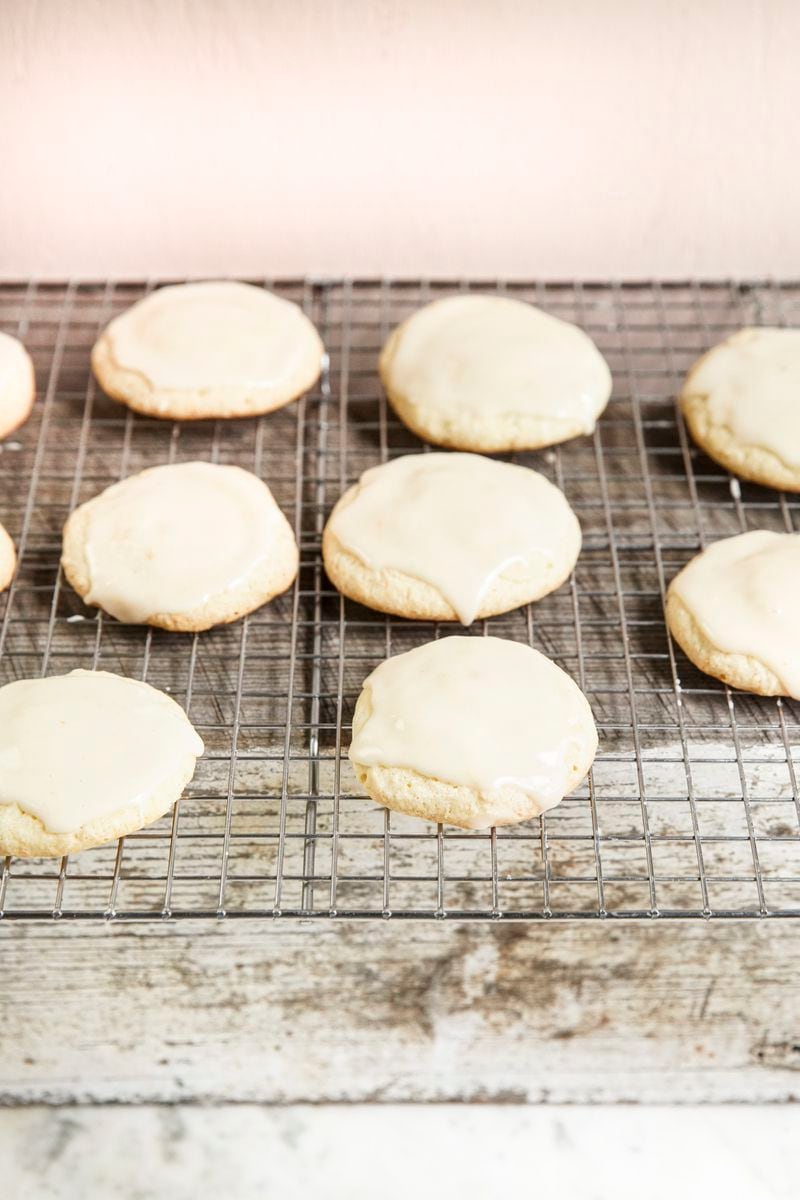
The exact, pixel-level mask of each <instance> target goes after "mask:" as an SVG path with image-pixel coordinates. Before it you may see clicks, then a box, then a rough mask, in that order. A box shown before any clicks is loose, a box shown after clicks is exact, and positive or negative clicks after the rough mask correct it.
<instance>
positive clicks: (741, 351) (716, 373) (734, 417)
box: [684, 329, 800, 468]
mask: <svg viewBox="0 0 800 1200" xmlns="http://www.w3.org/2000/svg"><path fill="white" fill-rule="evenodd" d="M684 393H685V394H686V395H687V396H706V397H707V401H706V407H707V412H708V417H709V419H710V422H711V424H712V425H719V426H722V427H724V428H727V429H729V430H730V431H731V433H732V434H734V436H735V437H736V438H737V440H738V441H739V442H741V443H742V445H744V446H758V447H761V448H762V449H764V450H769V451H771V453H773V454H774V455H776V456H777V458H779V459H780V460H781V461H782V462H784V463H786V464H787V466H790V467H799V468H800V329H742V330H741V331H740V332H739V333H737V334H734V336H733V337H731V338H729V339H728V340H727V341H726V342H723V343H722V344H721V345H719V346H716V347H715V348H714V349H713V350H711V351H710V352H709V353H708V354H707V355H706V356H705V358H703V359H701V360H700V362H699V363H698V365H697V366H696V367H695V368H694V369H693V370H692V372H691V375H690V376H689V379H688V381H687V384H686V387H685V388H684Z"/></svg>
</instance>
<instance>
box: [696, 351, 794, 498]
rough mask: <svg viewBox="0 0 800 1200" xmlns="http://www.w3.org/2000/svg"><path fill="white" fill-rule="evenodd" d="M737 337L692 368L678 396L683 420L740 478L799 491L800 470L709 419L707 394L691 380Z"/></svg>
mask: <svg viewBox="0 0 800 1200" xmlns="http://www.w3.org/2000/svg"><path fill="white" fill-rule="evenodd" d="M737 336H738V335H737V334H734V336H733V337H732V338H728V339H727V340H726V341H724V342H721V343H720V344H719V345H718V346H714V347H712V349H711V350H709V351H708V352H707V353H706V354H704V355H703V356H702V357H701V358H699V359H698V360H697V362H696V363H694V365H693V366H692V367H691V369H690V371H689V373H688V375H687V376H686V379H685V381H684V384H683V387H682V388H681V391H680V395H679V397H678V400H679V403H680V408H681V412H682V413H683V419H684V420H685V422H686V427H687V429H688V430H689V433H690V434H691V437H692V439H693V440H694V442H695V443H696V444H697V445H698V446H699V447H700V449H701V450H703V451H705V453H706V454H707V455H708V456H709V458H713V459H714V461H715V462H718V463H719V464H720V466H722V467H724V468H725V470H726V471H730V472H731V473H732V474H733V475H738V476H740V477H741V478H742V479H748V480H750V481H751V482H752V483H760V484H761V485H762V486H763V487H772V488H780V489H781V490H783V491H786V492H800V468H798V467H792V466H790V465H789V464H788V463H785V462H784V461H783V459H781V458H779V457H778V455H777V454H774V453H773V452H772V451H771V450H767V449H766V448H765V447H764V446H753V445H748V444H747V443H744V442H742V441H740V439H739V438H737V436H736V435H735V434H734V432H733V430H732V429H730V428H729V427H728V426H727V425H722V424H720V423H719V422H716V421H714V420H712V418H711V414H710V412H709V401H710V395H709V393H708V392H701V391H698V390H697V388H696V387H695V384H694V379H695V377H696V375H697V373H698V371H699V370H700V368H701V366H702V365H703V364H704V363H705V362H706V361H707V360H708V359H711V358H713V356H714V355H715V354H716V353H717V352H718V351H719V350H720V349H722V348H723V347H725V346H728V345H729V344H730V343H731V342H734V341H735V339H736V337H737Z"/></svg>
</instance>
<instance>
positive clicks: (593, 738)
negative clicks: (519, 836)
mask: <svg viewBox="0 0 800 1200" xmlns="http://www.w3.org/2000/svg"><path fill="white" fill-rule="evenodd" d="M587 709H588V705H587ZM371 711H372V702H371V697H370V693H369V689H368V688H364V689H363V690H362V692H361V695H360V696H359V698H358V700H357V702H356V707H355V711H354V713H353V735H354V736H355V734H356V733H357V732H358V731H359V730H360V729H361V728H362V727H363V725H364V724H365V722H366V721H367V720H368V718H369V716H370V713H371ZM586 729H587V735H588V736H587V738H586V753H585V756H583V757H581V758H577V759H576V761H575V762H572V763H570V766H569V778H568V781H567V786H566V788H565V791H564V796H568V795H569V794H570V793H571V792H573V791H574V790H575V788H577V787H578V786H579V784H580V783H581V781H582V780H583V779H584V778H585V776H586V775H587V773H588V771H589V768H590V767H591V765H592V763H593V762H594V757H595V754H596V753H597V744H598V743H597V729H596V727H595V725H594V721H593V719H592V717H591V714H589V715H588V717H587V721H586ZM350 761H351V763H352V766H353V770H354V771H355V773H356V777H357V779H358V781H359V783H361V785H362V786H363V788H364V790H365V791H366V792H367V795H368V796H369V797H370V799H372V800H374V801H375V803H376V804H380V805H382V806H383V807H384V808H389V809H392V810H394V811H395V812H400V813H404V814H406V815H407V816H410V817H419V818H420V819H421V820H424V821H433V822H436V823H439V822H441V823H442V824H445V825H455V826H456V827H457V828H459V829H489V828H491V827H492V826H495V825H516V824H518V823H519V822H520V821H528V820H530V819H531V818H532V817H538V816H540V814H541V813H542V812H543V811H545V810H544V809H543V808H542V806H541V805H540V804H539V803H537V801H536V800H535V799H534V798H533V797H532V796H529V795H528V794H527V792H523V791H522V790H521V789H520V788H517V787H513V786H511V785H506V786H504V787H499V788H492V789H491V790H490V791H478V790H477V789H475V788H470V787H466V786H464V785H463V784H454V783H446V782H444V781H443V780H441V779H433V778H431V777H430V776H427V775H421V774H420V773H419V772H418V771H412V770H409V769H407V768H403V767H382V766H365V765H364V764H363V763H358V762H356V761H355V760H354V759H353V758H352V755H351V756H350ZM563 798H564V797H563V796H562V797H559V800H557V801H556V802H555V803H554V804H552V805H550V806H549V807H550V808H554V807H555V804H558V803H560V801H561V800H562V799H563Z"/></svg>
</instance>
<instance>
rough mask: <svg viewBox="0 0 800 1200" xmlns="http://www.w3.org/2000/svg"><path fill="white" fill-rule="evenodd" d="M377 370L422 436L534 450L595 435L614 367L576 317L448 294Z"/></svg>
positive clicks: (392, 341) (384, 355) (405, 332)
mask: <svg viewBox="0 0 800 1200" xmlns="http://www.w3.org/2000/svg"><path fill="white" fill-rule="evenodd" d="M379 368H380V375H381V380H382V381H383V386H384V388H385V389H386V395H387V396H388V398H389V401H390V403H391V405H392V407H393V408H394V410H395V412H396V413H397V415H398V416H399V417H400V419H401V420H402V421H404V422H405V424H406V425H408V427H409V429H412V430H413V431H414V433H416V434H417V435H418V436H419V437H421V438H424V439H425V440H426V441H429V442H433V443H435V444H436V445H439V446H448V447H451V448H452V449H456V450H477V451H486V452H493V451H505V450H526V449H528V450H534V449H536V448H538V447H540V446H550V445H553V444H554V443H556V442H563V441H566V440H567V439H568V438H573V437H577V436H578V435H579V434H587V433H591V432H592V431H593V430H594V427H595V422H596V421H597V418H598V416H599V415H600V413H601V412H602V411H603V409H604V408H605V407H606V404H607V403H608V399H609V396H610V395H611V374H610V372H609V369H608V366H607V364H606V362H605V359H604V358H603V357H602V355H601V354H600V352H599V350H598V349H597V347H596V346H595V344H594V343H593V342H592V341H591V339H590V338H589V337H587V335H586V334H585V333H584V332H583V331H582V330H581V329H578V327H577V326H576V325H571V324H569V323H568V322H567V321H561V320H559V319H558V318H557V317H553V316H550V315H549V314H548V313H545V312H542V311H541V309H538V308H535V307H534V306H533V305H531V304H524V303H522V302H521V301H519V300H511V299H508V298H507V297H504V296H480V295H462V296H450V297H447V298H446V299H443V300H434V301H433V303H431V304H427V305H425V307H424V308H421V309H419V310H418V311H417V312H415V313H414V314H413V315H412V316H411V317H409V318H408V320H407V321H404V322H403V324H402V325H400V326H399V327H398V328H397V329H395V330H394V332H393V333H392V335H391V336H390V338H389V340H388V341H387V343H386V345H385V346H384V348H383V350H382V352H381V356H380V363H379Z"/></svg>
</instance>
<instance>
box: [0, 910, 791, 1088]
mask: <svg viewBox="0 0 800 1200" xmlns="http://www.w3.org/2000/svg"><path fill="white" fill-rule="evenodd" d="M0 936H1V937H2V979H1V981H0V988H1V989H2V1030H3V1032H2V1058H1V1062H2V1065H1V1066H0V1094H1V1096H2V1099H3V1100H4V1101H5V1102H33V1101H47V1102H55V1103H64V1102H72V1101H77V1102H91V1101H101V1102H102V1101H119V1100H124V1101H179V1100H194V1101H200V1100H209V1101H217V1100H238V1101H265V1102H294V1101H324V1100H333V1101H340V1100H346V1101H370V1100H373V1101H374V1100H382V1101H412V1100H418V1101H431V1100H433V1101H444V1100H468V1101H487V1100H494V1101H521V1102H524V1101H527V1102H539V1101H545V1100H547V1101H568V1102H579V1101H651V1102H652V1101H686V1102H688V1101H696V1100H751V1101H752V1100H786V1099H794V1098H796V1097H797V1095H798V1093H800V1083H798V1074H797V1072H798V1069H800V1005H798V1003H797V996H798V987H797V985H798V969H797V964H798V962H800V926H796V925H795V924H794V923H779V922H772V923H749V924H729V925H726V926H724V927H723V926H719V925H703V924H694V923H693V924H691V925H686V924H683V925H670V924H667V923H663V924H660V925H659V924H652V925H649V924H646V925H643V924H636V925H634V924H631V925H615V926H613V927H612V926H609V925H605V924H603V925H596V924H595V925H592V926H583V925H579V926H576V925H552V926H536V927H527V926H524V925H520V924H509V925H505V926H496V925H464V924H462V925H458V924H452V925H450V924H447V923H444V924H433V923H423V924H418V925H410V926H409V925H404V926H402V927H399V928H398V926H397V925H396V924H395V925H388V924H377V925H374V924H370V925H369V926H365V925H363V924H357V923H353V924H347V923H330V922H328V923H323V922H320V923H309V924H306V925H303V926H300V925H293V924H288V923H287V924H285V925H283V924H266V923H262V922H252V923H234V922H228V923H223V924H220V925H215V926H212V927H208V926H207V927H206V928H205V929H204V930H203V932H202V936H197V930H196V929H194V928H193V927H192V925H191V924H190V923H186V924H179V925H166V924H165V925H161V926H156V927H149V926H111V927H107V928H103V927H93V926H67V925H65V924H61V925H59V926H38V925H37V926H31V927H27V928H26V927H24V926H13V927H12V926H6V927H4V928H3V929H2V932H1V934H0Z"/></svg>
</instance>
